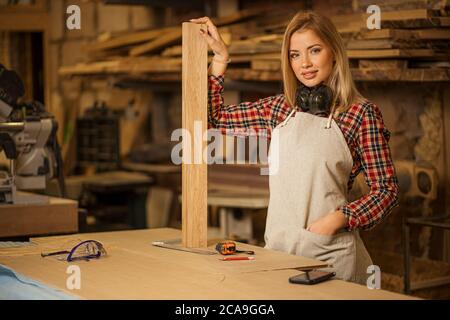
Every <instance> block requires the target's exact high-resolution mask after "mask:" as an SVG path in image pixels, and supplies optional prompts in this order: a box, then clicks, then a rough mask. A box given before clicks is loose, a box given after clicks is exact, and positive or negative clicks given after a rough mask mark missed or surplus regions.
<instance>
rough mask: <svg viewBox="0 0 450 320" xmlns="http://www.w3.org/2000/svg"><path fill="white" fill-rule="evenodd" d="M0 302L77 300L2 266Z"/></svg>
mask: <svg viewBox="0 0 450 320" xmlns="http://www.w3.org/2000/svg"><path fill="white" fill-rule="evenodd" d="M0 300H77V298H76V297H73V296H70V295H68V294H66V293H64V292H62V291H60V290H57V289H54V288H50V287H48V286H46V285H44V284H42V283H40V282H37V281H34V280H32V279H30V278H28V277H25V276H24V275H21V274H20V273H17V272H14V271H13V270H12V269H10V268H8V267H6V266H4V265H1V264H0Z"/></svg>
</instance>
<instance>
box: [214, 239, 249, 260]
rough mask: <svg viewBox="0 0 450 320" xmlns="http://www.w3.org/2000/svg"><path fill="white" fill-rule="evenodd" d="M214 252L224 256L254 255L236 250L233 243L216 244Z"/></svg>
mask: <svg viewBox="0 0 450 320" xmlns="http://www.w3.org/2000/svg"><path fill="white" fill-rule="evenodd" d="M216 251H217V252H219V253H220V254H223V255H224V256H226V255H230V254H236V253H246V254H255V252H254V251H242V250H236V243H235V242H233V241H229V240H227V241H221V242H219V243H218V244H216Z"/></svg>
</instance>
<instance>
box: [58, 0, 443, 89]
mask: <svg viewBox="0 0 450 320" xmlns="http://www.w3.org/2000/svg"><path fill="white" fill-rule="evenodd" d="M415 1H416V2H417V1H419V2H424V1H425V0H422V1H420V0H415ZM448 12H449V11H448V8H447V7H445V4H444V5H443V7H440V8H439V10H437V7H436V4H434V6H433V7H432V9H430V8H426V7H425V8H419V9H405V10H395V11H386V12H384V11H383V12H382V15H381V20H382V21H381V29H378V30H368V29H367V18H368V17H369V14H367V13H361V14H359V13H357V14H351V15H340V16H333V17H331V19H332V20H333V22H334V23H335V25H336V27H337V28H338V31H339V32H340V33H341V35H342V37H343V39H344V41H345V43H346V45H347V55H348V57H349V58H350V61H351V66H352V73H353V75H354V78H355V79H356V80H365V81H367V80H369V81H371V80H373V81H377V80H382V81H396V80H399V81H448V80H450V63H449V60H450V59H449V58H450V16H447V14H448ZM293 13H295V11H294V12H293V10H292V9H291V8H284V9H277V10H271V11H267V10H266V9H260V10H255V9H251V10H243V11H240V12H238V13H236V14H234V15H232V16H229V17H225V18H220V19H215V20H214V19H213V20H214V23H215V24H216V25H217V26H218V28H219V32H220V34H221V35H222V37H223V38H224V41H225V42H226V43H227V44H228V46H229V52H230V56H231V63H230V66H229V69H228V71H227V77H228V78H232V79H236V80H257V81H279V80H281V73H280V70H281V63H280V52H281V46H282V42H283V33H284V30H285V28H286V25H287V23H288V22H289V20H290V19H291V17H292V15H293ZM88 52H89V55H90V57H91V59H93V61H91V62H89V63H85V64H79V65H75V66H70V67H64V68H61V69H60V74H61V75H86V74H132V75H137V74H140V75H147V76H149V78H150V79H153V80H155V81H162V80H165V79H166V80H179V78H180V72H181V54H182V50H181V27H180V26H175V27H165V28H160V29H155V30H148V31H142V32H138V33H132V34H127V35H121V36H116V37H113V38H110V39H106V40H105V39H103V40H99V41H97V42H96V43H94V44H91V45H90V46H89V48H88ZM210 58H211V57H210Z"/></svg>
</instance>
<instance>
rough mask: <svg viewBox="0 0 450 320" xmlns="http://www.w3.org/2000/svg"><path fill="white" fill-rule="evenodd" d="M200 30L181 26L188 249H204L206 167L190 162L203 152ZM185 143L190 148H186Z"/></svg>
mask: <svg viewBox="0 0 450 320" xmlns="http://www.w3.org/2000/svg"><path fill="white" fill-rule="evenodd" d="M200 28H201V26H200V25H197V24H193V23H189V22H185V23H183V44H182V48H183V50H182V51H183V57H182V63H183V68H182V97H183V103H182V108H183V114H182V122H183V129H184V130H186V131H187V132H189V135H188V137H186V136H185V137H183V164H182V240H183V245H184V246H185V247H188V248H193V247H206V246H207V165H206V163H203V160H202V159H201V158H200V161H199V162H200V163H195V162H194V160H195V155H194V153H195V151H194V150H197V149H198V148H199V149H200V150H204V148H205V146H206V143H205V142H203V139H201V138H202V137H201V135H203V133H204V132H205V131H206V129H207V121H208V120H207V107H208V82H207V81H208V78H207V77H208V70H207V68H208V66H207V64H208V61H207V57H208V56H207V53H208V47H207V44H206V41H205V40H204V39H203V38H202V37H201V35H200ZM197 121H201V126H199V127H198V128H197V130H195V122H197ZM199 129H201V132H199V131H200V130H199ZM195 135H197V138H196V137H195ZM199 135H200V137H199V138H198V136H199ZM188 139H190V140H189V141H187V140H188ZM189 143H190V146H191V148H187V146H188V144H189ZM194 143H196V144H199V145H197V146H195V145H194ZM188 149H190V151H191V152H190V155H189V156H188V154H187V153H188ZM188 160H190V162H189V161H188Z"/></svg>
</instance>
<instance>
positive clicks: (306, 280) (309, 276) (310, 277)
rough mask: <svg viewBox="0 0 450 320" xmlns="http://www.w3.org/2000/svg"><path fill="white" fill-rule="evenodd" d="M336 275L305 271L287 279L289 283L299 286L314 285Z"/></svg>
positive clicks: (333, 273)
mask: <svg viewBox="0 0 450 320" xmlns="http://www.w3.org/2000/svg"><path fill="white" fill-rule="evenodd" d="M335 275H336V273H335V272H327V271H320V270H311V271H306V272H305V273H302V274H299V275H296V276H293V277H290V278H289V282H290V283H299V284H316V283H319V282H323V281H325V280H328V279H330V278H332V277H334V276H335Z"/></svg>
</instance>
